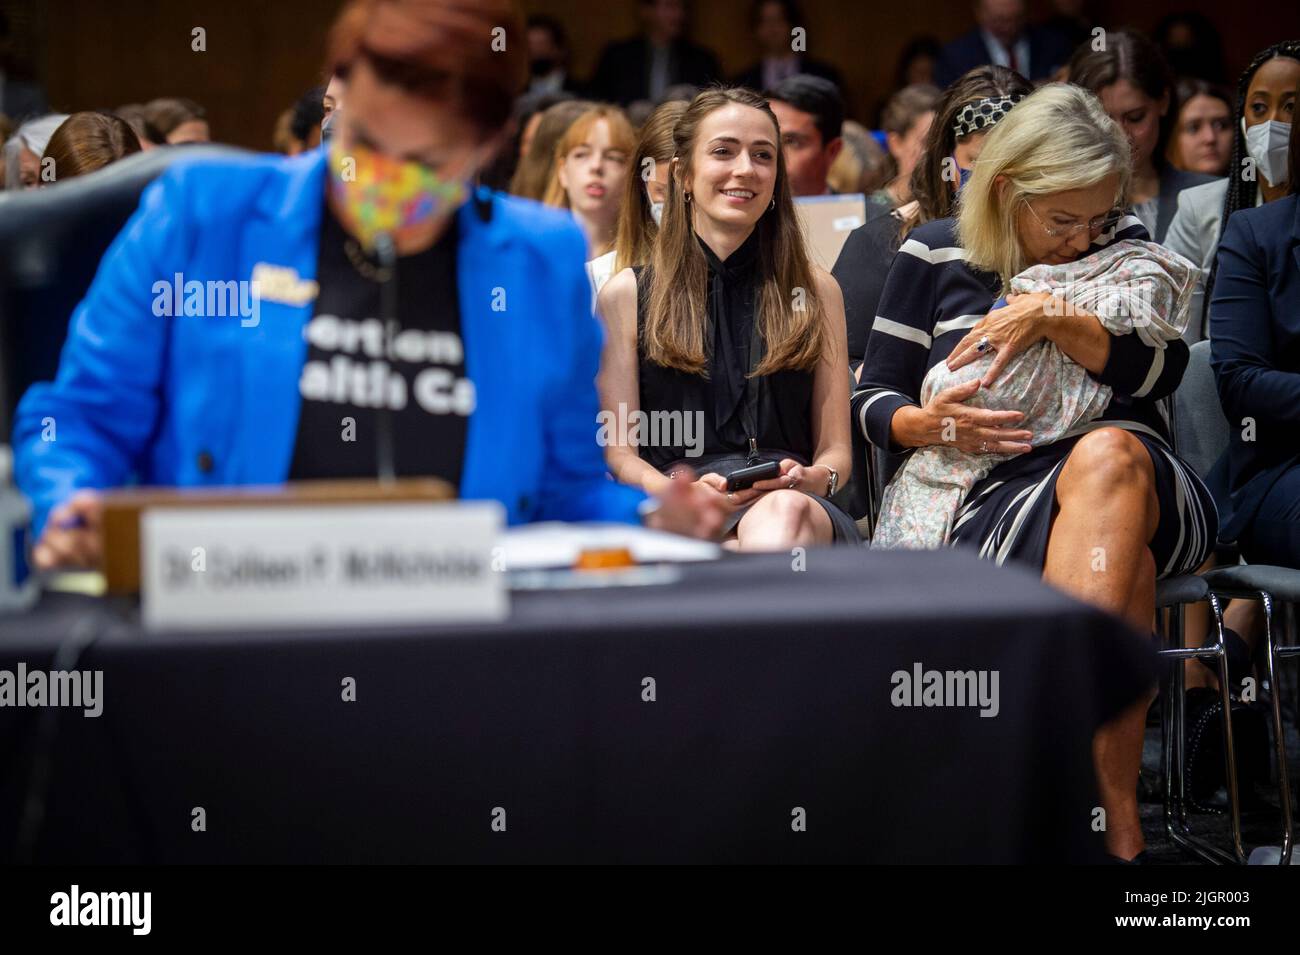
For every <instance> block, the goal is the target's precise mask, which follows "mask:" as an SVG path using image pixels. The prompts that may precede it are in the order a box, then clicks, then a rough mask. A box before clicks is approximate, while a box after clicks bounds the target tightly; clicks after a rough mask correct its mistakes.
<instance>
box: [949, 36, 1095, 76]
mask: <svg viewBox="0 0 1300 955" xmlns="http://www.w3.org/2000/svg"><path fill="white" fill-rule="evenodd" d="M1025 32H1026V34H1027V36H1028V39H1029V72H1030V73H1031V74H1032V75H1031V76H1029V77H1028V79H1031V80H1042V79H1046V78H1047V77H1049V76H1051V74H1052V71H1053V70H1055V69H1056V68H1057V67H1058V66H1060V65H1061V64H1063V63H1065V62H1066V61H1068V60H1069V58H1070V53H1071V52H1072V51H1071V50H1070V48H1069V46H1068V41H1067V40H1066V39H1065V38H1064V36H1063V34H1061V33H1060V32H1059V31H1057V30H1052V29H1044V28H1042V27H1029V28H1028V30H1026V31H1025ZM991 62H992V60H991V59H990V58H989V50H988V47H987V46H985V45H984V34H983V33H981V32H980V31H979V29H978V28H976V29H974V30H971V31H970V32H969V33H965V34H962V35H961V36H959V37H957V39H955V40H953V41H952V42H951V43H949V44H947V45H946V46H944V48H943V50H942V52H941V53H940V54H939V62H938V63H936V64H935V65H934V82H935V85H936V86H938V87H939V88H940V89H943V88H944V87H946V86H948V85H950V84H951V83H952V82H953V81H954V80H956V79H958V78H959V77H961V76H962V74H964V73H967V72H969V71H970V70H973V69H975V67H977V66H984V65H985V64H987V63H991Z"/></svg>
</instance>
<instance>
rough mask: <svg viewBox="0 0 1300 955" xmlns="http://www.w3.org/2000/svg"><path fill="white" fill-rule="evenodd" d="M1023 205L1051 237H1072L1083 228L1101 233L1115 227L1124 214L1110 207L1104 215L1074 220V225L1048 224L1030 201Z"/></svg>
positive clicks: (1089, 231)
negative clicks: (1085, 220)
mask: <svg viewBox="0 0 1300 955" xmlns="http://www.w3.org/2000/svg"><path fill="white" fill-rule="evenodd" d="M1025 205H1026V206H1027V207H1028V208H1029V211H1030V212H1032V213H1033V214H1034V218H1035V219H1037V220H1038V224H1039V225H1041V226H1042V227H1043V231H1044V232H1046V233H1047V234H1048V235H1049V236H1051V237H1052V238H1053V239H1073V238H1074V237H1075V236H1076V235H1081V234H1082V233H1083V232H1084V230H1085V229H1086V230H1087V232H1088V234H1089V235H1092V236H1098V235H1101V234H1102V233H1103V232H1109V231H1110V230H1111V229H1113V228H1115V224H1116V223H1117V222H1119V220H1120V219H1121V218H1122V217H1123V215H1124V213H1122V212H1120V211H1119V210H1118V209H1112V210H1111V211H1110V212H1108V213H1106V214H1105V215H1104V216H1098V217H1097V218H1095V219H1091V220H1089V221H1087V222H1076V223H1074V225H1068V226H1050V225H1048V224H1047V223H1046V222H1044V221H1043V217H1042V216H1040V215H1039V214H1038V212H1037V211H1036V210H1035V209H1034V207H1033V206H1032V205H1030V203H1028V202H1026V203H1025Z"/></svg>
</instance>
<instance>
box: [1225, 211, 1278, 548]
mask: <svg viewBox="0 0 1300 955" xmlns="http://www.w3.org/2000/svg"><path fill="white" fill-rule="evenodd" d="M1210 363H1211V366H1212V367H1213V368H1214V376H1215V380H1216V381H1217V383H1218V386H1219V398H1220V400H1221V401H1222V402H1223V412H1224V414H1225V415H1227V417H1228V433H1229V435H1230V444H1229V446H1228V481H1229V494H1230V501H1229V506H1228V507H1227V508H1226V509H1223V508H1221V510H1226V513H1224V514H1223V515H1222V517H1223V521H1222V531H1221V533H1220V535H1219V536H1220V537H1221V538H1222V539H1223V540H1228V541H1231V540H1236V539H1237V538H1238V537H1240V536H1241V534H1242V532H1243V531H1244V530H1245V529H1246V528H1247V527H1248V526H1249V525H1250V522H1251V521H1252V520H1254V517H1255V512H1256V510H1257V509H1258V507H1259V504H1260V502H1261V501H1262V500H1263V499H1264V495H1266V494H1267V493H1268V491H1269V489H1270V488H1272V486H1273V484H1274V482H1275V481H1277V479H1278V478H1279V477H1281V476H1282V475H1283V474H1284V473H1285V472H1286V471H1287V470H1289V469H1290V468H1293V467H1296V466H1298V465H1300V201H1298V200H1297V197H1296V196H1288V197H1287V198H1285V199H1278V200H1276V201H1275V202H1270V203H1268V204H1267V205H1263V206H1259V207H1258V208H1255V209H1242V210H1240V211H1238V212H1234V213H1233V214H1232V218H1231V219H1229V220H1228V228H1227V230H1226V231H1225V232H1224V234H1223V240H1222V241H1221V242H1220V243H1219V271H1218V276H1217V277H1216V279H1215V281H1214V293H1213V297H1212V298H1211V299H1210ZM1247 418H1250V419H1253V424H1254V427H1253V434H1250V433H1249V432H1248V431H1247V429H1248V427H1249V425H1250V424H1251V422H1247V421H1245V419H1247ZM1246 437H1251V438H1253V440H1245V438H1246Z"/></svg>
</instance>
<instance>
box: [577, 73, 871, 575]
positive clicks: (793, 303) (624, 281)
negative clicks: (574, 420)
mask: <svg viewBox="0 0 1300 955" xmlns="http://www.w3.org/2000/svg"><path fill="white" fill-rule="evenodd" d="M673 138H674V143H675V156H674V158H673V160H672V165H671V170H670V174H669V177H668V193H667V198H666V199H665V205H664V211H663V221H662V225H661V227H660V231H659V236H658V239H657V240H656V242H655V246H654V252H653V255H652V258H651V262H650V264H649V265H648V266H646V267H639V268H635V269H625V270H623V271H622V272H620V273H619V274H618V275H616V276H615V277H614V278H612V279H611V280H610V281H609V282H608V283H607V284H606V286H605V288H604V289H603V290H602V292H601V294H600V297H599V301H598V307H599V311H600V313H601V316H602V317H603V319H604V321H605V323H606V326H607V330H608V335H607V339H606V346H605V355H604V358H603V361H602V364H601V374H600V379H599V385H600V391H601V400H602V406H603V408H604V409H606V411H608V412H610V413H611V414H617V413H618V412H619V411H620V410H624V411H626V409H631V410H633V411H641V412H649V413H651V414H653V413H656V412H661V411H678V410H685V411H686V412H687V413H689V414H692V415H695V416H696V417H697V420H699V421H701V422H702V425H703V427H702V432H703V434H704V441H703V447H702V452H703V454H702V456H699V455H698V454H696V455H695V456H692V455H691V454H690V453H688V449H686V448H684V447H681V446H680V445H672V446H670V445H667V444H650V443H641V444H638V443H636V442H635V441H633V440H630V439H629V437H628V436H625V438H624V439H623V440H619V441H614V442H611V443H610V445H609V446H608V447H607V448H606V460H607V462H608V464H609V468H610V471H611V472H612V473H613V474H614V475H615V476H616V477H617V478H618V479H619V480H620V481H623V482H625V483H628V484H633V485H637V486H640V487H642V488H644V489H645V490H647V491H650V492H652V493H658V492H659V491H660V489H661V488H663V487H664V486H666V485H667V484H669V483H671V480H672V475H673V474H675V473H678V472H679V471H682V470H685V469H687V468H689V469H691V470H693V471H703V472H704V474H703V476H702V477H700V478H699V480H698V481H696V482H695V483H696V484H697V485H698V486H699V487H701V488H703V489H706V490H708V491H709V492H710V493H713V494H715V495H717V496H719V497H720V498H721V499H723V500H725V502H726V507H727V508H728V510H729V511H730V518H729V520H728V521H727V524H726V526H725V527H724V529H723V535H722V536H723V537H724V539H727V540H729V541H731V542H733V546H735V547H737V548H739V549H745V550H748V549H756V550H757V549H784V548H788V547H791V546H795V545H801V544H803V545H806V544H819V543H831V542H832V541H837V542H856V541H857V540H858V535H857V529H856V527H855V525H854V523H853V521H852V520H851V519H850V518H849V517H848V515H846V514H845V513H844V512H843V511H841V510H840V509H839V508H838V507H836V506H835V505H834V504H832V503H831V502H830V501H829V500H828V498H829V497H830V496H831V495H833V494H834V493H835V491H836V488H837V486H838V485H839V484H840V483H841V482H842V481H844V480H845V479H846V478H847V476H848V472H849V468H850V453H849V448H850V436H849V421H848V414H847V411H848V405H847V402H848V380H849V378H848V351H847V345H846V343H845V335H844V311H843V303H842V300H841V297H840V294H839V287H838V286H837V285H836V284H835V280H834V279H832V278H831V277H830V276H829V275H828V274H827V273H826V272H824V271H823V270H821V269H818V268H815V267H814V266H812V265H811V264H810V263H809V262H808V259H807V256H806V254H805V252H804V246H803V240H802V236H801V235H800V231H799V225H798V220H797V219H796V218H795V211H794V203H793V200H792V198H791V195H790V185H789V182H788V179H787V175H786V170H785V166H784V160H783V157H782V152H781V148H780V145H779V144H780V141H781V138H780V128H779V125H778V123H777V121H776V117H775V115H774V114H773V112H772V110H771V107H770V106H769V105H768V103H767V101H766V100H764V99H763V98H762V97H760V96H758V95H757V94H756V93H753V92H751V91H749V90H746V89H742V88H732V89H713V90H709V91H707V92H704V93H701V94H700V95H699V96H697V97H696V98H695V99H694V100H693V101H692V102H691V104H690V106H688V107H687V109H686V111H685V113H683V115H682V118H681V119H680V120H679V121H678V122H677V124H676V126H675V127H674V132H673ZM695 450H696V451H698V450H699V449H695ZM754 463H764V464H768V465H770V466H772V467H773V469H774V470H775V471H776V475H775V476H774V477H770V478H768V479H765V480H761V481H758V482H757V483H755V484H754V485H753V487H752V488H732V489H728V487H727V480H726V475H727V474H729V473H731V472H733V471H736V470H738V469H740V468H742V467H744V466H747V465H750V464H754Z"/></svg>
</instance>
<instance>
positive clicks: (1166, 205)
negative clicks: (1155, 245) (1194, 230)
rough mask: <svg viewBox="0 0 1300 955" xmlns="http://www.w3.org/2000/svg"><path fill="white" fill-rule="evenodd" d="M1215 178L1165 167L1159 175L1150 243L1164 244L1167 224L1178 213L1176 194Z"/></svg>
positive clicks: (1167, 229) (1201, 173) (1200, 173)
mask: <svg viewBox="0 0 1300 955" xmlns="http://www.w3.org/2000/svg"><path fill="white" fill-rule="evenodd" d="M1215 178H1218V177H1216V176H1210V175H1207V174H1206V173H1203V172H1184V171H1183V170H1181V169H1175V168H1174V167H1173V166H1165V169H1164V172H1162V173H1161V174H1160V195H1159V197H1158V198H1157V199H1156V231H1155V233H1154V234H1153V235H1152V241H1155V242H1159V243H1161V244H1163V243H1164V241H1165V233H1167V232H1168V231H1169V223H1171V222H1173V221H1174V213H1175V212H1177V211H1178V194H1179V193H1180V192H1182V191H1183V190H1184V189H1190V188H1191V187H1192V186H1199V185H1201V184H1202V183H1206V182H1210V181H1211V180H1213V179H1215Z"/></svg>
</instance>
